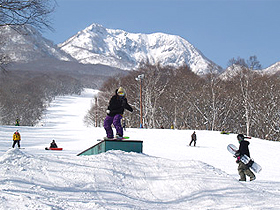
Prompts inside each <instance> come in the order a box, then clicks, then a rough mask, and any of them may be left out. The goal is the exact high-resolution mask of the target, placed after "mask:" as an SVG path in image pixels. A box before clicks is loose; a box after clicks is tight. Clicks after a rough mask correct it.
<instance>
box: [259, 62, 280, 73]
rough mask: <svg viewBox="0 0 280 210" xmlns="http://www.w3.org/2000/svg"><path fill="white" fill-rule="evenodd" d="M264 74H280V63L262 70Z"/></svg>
mask: <svg viewBox="0 0 280 210" xmlns="http://www.w3.org/2000/svg"><path fill="white" fill-rule="evenodd" d="M262 71H263V73H264V74H270V75H271V74H277V73H279V72H280V62H277V63H275V64H273V65H271V66H269V67H267V68H266V69H263V70H262Z"/></svg>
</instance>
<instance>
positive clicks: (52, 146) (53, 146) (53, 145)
mask: <svg viewBox="0 0 280 210" xmlns="http://www.w3.org/2000/svg"><path fill="white" fill-rule="evenodd" d="M50 148H57V144H56V143H55V140H52V143H51V145H50Z"/></svg>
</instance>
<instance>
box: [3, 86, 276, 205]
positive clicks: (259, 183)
mask: <svg viewBox="0 0 280 210" xmlns="http://www.w3.org/2000/svg"><path fill="white" fill-rule="evenodd" d="M96 92H97V91H95V90H90V89H86V90H85V91H84V92H83V93H82V95H79V96H65V97H58V98H56V100H54V101H53V102H52V103H51V105H50V107H49V108H48V110H47V112H46V114H45V116H44V118H43V119H42V121H41V122H40V123H39V124H38V125H37V126H34V127H25V126H20V127H16V126H0V174H1V175H0V190H1V191H0V203H1V205H0V209H5V210H7V209H13V210H14V209H90V210H92V209H98V210H102V209H110V210H111V209H121V210H122V209H145V210H151V209H153V210H156V209H160V210H162V209H168V210H171V209H174V210H175V209H176V210H180V209H182V210H186V209H280V169H279V166H278V163H279V157H280V142H272V141H265V140H261V139H256V138H252V139H251V140H250V142H251V144H250V147H249V148H250V152H251V156H252V157H253V158H254V159H255V161H256V162H257V163H259V164H260V165H261V166H262V168H263V170H262V171H261V172H260V173H259V174H256V177H257V179H256V180H255V181H253V182H249V181H248V182H239V181H238V179H239V176H238V173H237V164H236V163H235V159H234V158H233V157H232V154H230V153H229V152H228V151H227V148H226V147H227V145H228V144H230V143H231V144H235V145H238V142H237V139H236V134H229V135H222V134H220V133H219V132H216V131H212V132H211V131H200V130H198V131H196V133H197V138H198V140H197V147H190V146H188V144H189V142H190V140H191V137H190V136H191V134H192V133H193V130H171V129H136V128H129V129H126V131H125V135H127V136H129V137H130V139H131V140H143V153H142V154H141V153H134V152H130V153H127V152H123V151H113V150H111V151H108V152H106V153H102V154H99V155H92V156H77V154H78V153H80V152H81V151H83V150H85V149H87V148H89V147H91V146H93V145H95V144H96V143H98V141H97V139H99V138H102V137H104V136H105V131H104V129H103V128H93V127H86V126H85V125H84V123H83V118H84V116H85V114H86V112H87V110H88V109H89V108H90V105H91V103H93V100H92V99H93V96H94V94H96ZM128 101H129V99H128ZM16 130H19V132H20V134H21V136H22V140H21V147H22V149H17V148H15V149H12V148H11V146H12V135H13V133H14V132H15V131H16ZM53 139H55V140H56V142H57V144H58V146H59V147H63V150H62V151H49V150H45V149H44V148H45V147H48V146H49V144H50V142H51V141H52V140H53Z"/></svg>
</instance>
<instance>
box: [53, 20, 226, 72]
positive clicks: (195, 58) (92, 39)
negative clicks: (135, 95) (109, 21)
mask: <svg viewBox="0 0 280 210" xmlns="http://www.w3.org/2000/svg"><path fill="white" fill-rule="evenodd" d="M58 46H59V47H60V49H62V50H64V51H65V52H66V53H68V54H70V55H71V56H72V57H74V58H76V59H77V60H78V61H79V62H81V63H92V64H105V65H109V66H114V67H117V68H121V69H134V68H136V67H137V66H139V65H140V64H142V63H150V64H160V65H163V66H167V65H168V66H174V67H179V66H182V65H185V64H187V65H189V66H190V67H191V68H192V70H193V71H194V72H195V73H197V74H199V75H201V74H205V73H207V71H208V70H209V68H208V65H213V66H214V69H215V70H216V71H221V68H220V67H219V66H218V65H216V64H214V63H213V62H212V61H210V60H209V59H207V58H206V57H205V56H204V55H203V54H202V53H201V52H200V51H199V50H198V49H196V48H195V47H194V46H193V45H191V44H190V43H189V42H188V41H186V40H185V39H183V38H181V37H179V36H175V35H169V34H164V33H154V34H140V33H137V34H135V33H128V32H126V31H123V30H115V29H107V28H105V27H103V26H101V25H98V24H92V25H90V26H89V27H87V28H85V29H84V30H82V31H80V32H78V33H77V34H76V35H74V36H73V37H71V38H70V39H68V40H67V41H65V42H63V43H61V44H59V45H58Z"/></svg>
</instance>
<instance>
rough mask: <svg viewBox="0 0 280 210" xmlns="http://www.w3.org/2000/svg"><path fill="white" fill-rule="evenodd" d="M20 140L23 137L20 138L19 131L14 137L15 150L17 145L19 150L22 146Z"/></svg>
mask: <svg viewBox="0 0 280 210" xmlns="http://www.w3.org/2000/svg"><path fill="white" fill-rule="evenodd" d="M20 140H21V137H20V134H19V132H18V130H17V131H16V132H15V133H14V135H13V141H14V143H13V148H15V145H16V144H17V145H18V148H20V144H19V142H20Z"/></svg>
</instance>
